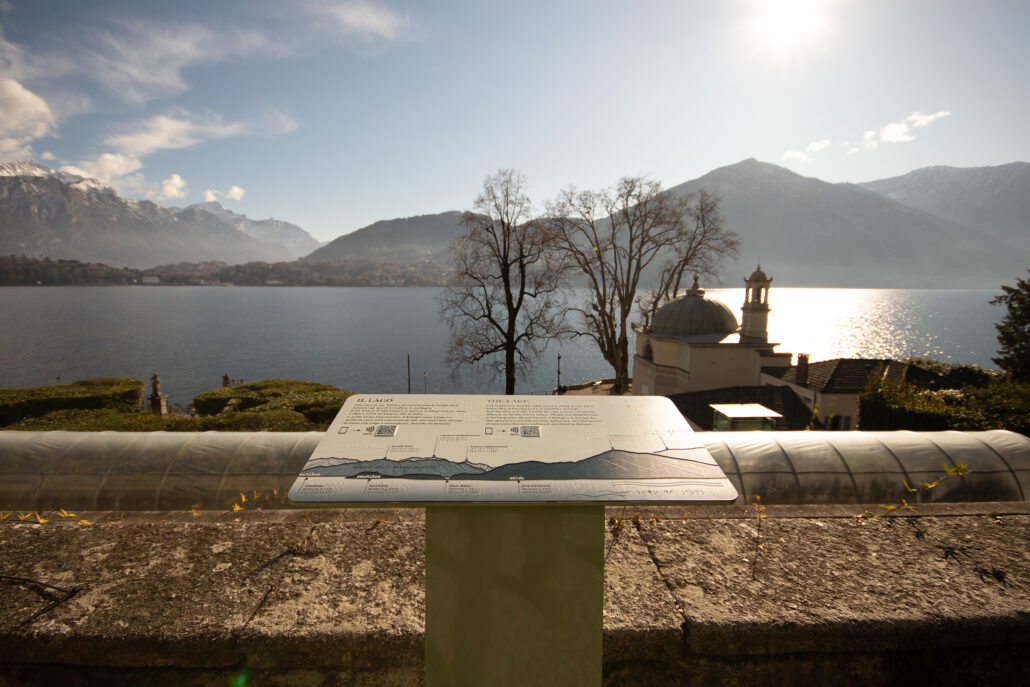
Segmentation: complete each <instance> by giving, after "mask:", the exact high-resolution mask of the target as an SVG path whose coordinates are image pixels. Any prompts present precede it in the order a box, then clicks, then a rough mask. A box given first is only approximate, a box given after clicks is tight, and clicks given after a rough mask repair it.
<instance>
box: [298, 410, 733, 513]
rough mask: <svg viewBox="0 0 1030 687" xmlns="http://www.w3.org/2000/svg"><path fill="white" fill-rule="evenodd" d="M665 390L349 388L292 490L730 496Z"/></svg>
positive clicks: (384, 498)
mask: <svg viewBox="0 0 1030 687" xmlns="http://www.w3.org/2000/svg"><path fill="white" fill-rule="evenodd" d="M736 498H737V491H736V489H734V488H733V485H732V484H731V483H730V481H729V479H727V477H726V475H725V474H724V473H723V471H722V470H721V469H720V468H719V466H718V464H717V463H716V462H715V459H714V458H712V456H711V455H710V454H709V453H708V451H707V449H705V447H704V445H703V444H702V443H701V442H700V441H699V440H698V439H697V437H696V436H695V435H694V433H693V431H692V430H691V429H690V427H689V425H687V423H686V421H685V420H684V419H683V416H682V415H681V414H680V412H679V411H678V410H677V409H676V406H674V405H673V404H672V401H670V400H669V399H667V398H661V397H654V396H650V397H648V396H604V397H592V396H461V395H415V396H412V395H399V394H398V395H371V394H358V395H355V396H351V397H350V398H348V399H347V402H346V403H345V404H344V405H343V408H341V409H340V412H339V414H338V415H337V416H336V419H335V420H333V423H332V425H331V426H330V427H329V430H328V431H327V432H326V435H325V438H323V439H322V441H321V443H319V445H318V447H317V448H316V449H315V451H314V453H312V454H311V457H310V458H309V459H308V462H307V464H306V465H305V466H304V469H303V470H301V473H300V475H299V476H298V477H297V480H296V481H295V482H294V484H293V487H292V488H291V489H290V499H291V500H292V501H295V502H299V503H343V502H373V503H397V502H419V503H447V502H472V503H477V502H484V503H519V502H535V501H544V502H560V501H568V502H645V501H667V502H668V501H672V502H683V501H733V500H734V499H736Z"/></svg>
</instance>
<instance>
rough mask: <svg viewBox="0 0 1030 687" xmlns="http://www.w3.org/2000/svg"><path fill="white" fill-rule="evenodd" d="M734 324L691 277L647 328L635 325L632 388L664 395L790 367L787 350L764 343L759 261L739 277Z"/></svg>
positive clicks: (764, 290)
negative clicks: (741, 295)
mask: <svg viewBox="0 0 1030 687" xmlns="http://www.w3.org/2000/svg"><path fill="white" fill-rule="evenodd" d="M744 283H745V285H746V288H745V294H744V305H743V306H742V307H741V312H742V319H741V322H740V324H739V325H738V323H737V318H736V317H735V316H734V315H733V311H731V310H730V309H729V307H727V306H726V305H725V304H724V303H721V302H720V301H717V300H715V299H711V298H708V297H706V296H705V291H704V289H702V288H701V287H700V286H699V285H698V282H697V278H696V277H695V278H694V285H693V287H692V288H691V289H689V290H688V291H687V292H686V294H684V295H683V296H681V297H680V298H677V299H675V300H673V301H671V302H669V303H666V304H665V305H663V306H662V307H661V308H659V309H658V311H657V312H656V313H655V315H654V318H653V320H652V322H651V324H650V325H649V326H647V327H639V326H635V327H634V331H636V333H637V347H636V353H635V355H634V356H633V393H634V395H640V396H651V395H657V396H669V395H672V394H679V393H684V392H689V391H705V390H708V389H720V388H724V387H734V386H758V385H761V384H763V383H764V382H763V379H762V368H763V367H764V368H780V367H783V368H786V367H790V363H791V354H790V353H777V352H776V350H775V348H776V346H777V345H778V344H775V343H769V336H768V321H769V286H770V284H771V283H772V278H771V277H768V276H766V274H765V273H764V272H763V271H762V269H761V266H759V267H758V269H756V270H755V271H754V272H753V273H752V274H751V276H749V277H747V278H745V279H744Z"/></svg>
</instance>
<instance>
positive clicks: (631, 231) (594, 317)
mask: <svg viewBox="0 0 1030 687" xmlns="http://www.w3.org/2000/svg"><path fill="white" fill-rule="evenodd" d="M718 206H719V199H718V197H717V196H714V195H711V194H708V193H705V192H701V193H699V194H693V195H687V196H683V195H680V196H675V195H671V194H669V193H666V192H664V191H663V190H662V187H661V184H660V183H659V182H657V181H654V180H651V179H647V178H644V177H626V178H624V179H622V180H620V181H619V183H618V184H617V185H616V186H615V187H614V188H611V189H605V190H602V191H598V192H594V191H577V190H576V189H574V188H569V189H566V190H564V191H562V193H561V194H560V195H559V196H558V198H557V199H556V200H555V201H553V202H551V203H549V204H548V208H547V214H548V218H549V219H548V222H549V223H550V225H551V227H552V229H553V231H554V233H555V234H556V235H557V237H558V241H559V243H560V244H561V247H562V249H563V250H564V251H567V253H568V255H569V256H570V258H571V260H572V262H573V263H574V265H575V266H578V268H579V270H580V271H581V272H582V274H583V275H584V276H585V278H586V280H587V284H588V288H589V291H590V299H589V302H588V303H587V304H586V305H583V306H580V307H573V308H571V310H572V311H575V312H578V313H579V314H580V315H581V316H582V317H583V320H584V324H585V325H586V330H587V331H585V332H583V334H584V335H587V336H590V337H592V338H593V339H594V341H595V342H596V343H597V345H598V348H599V349H600V350H601V354H602V355H603V356H604V359H605V360H607V361H608V363H609V364H610V365H611V366H612V368H613V369H614V371H615V387H614V388H613V390H612V391H613V392H614V393H622V392H624V391H625V390H626V389H627V388H628V384H629V360H630V353H629V317H630V314H631V312H632V310H633V306H634V303H637V304H638V305H639V306H640V307H641V309H642V311H643V312H644V314H645V316H646V318H647V319H649V318H650V316H651V315H652V314H653V313H654V311H655V310H656V309H657V308H658V306H659V305H660V304H661V303H662V302H663V301H664V300H665V299H668V298H672V297H675V296H676V295H677V294H678V292H679V289H680V287H681V284H682V281H683V277H684V275H685V274H686V273H687V272H690V271H694V270H697V271H699V272H711V271H712V270H713V269H714V267H715V266H716V265H717V264H718V263H719V262H720V261H721V260H722V259H723V258H724V257H726V256H729V255H733V254H735V253H736V250H737V245H738V241H737V237H736V235H735V234H734V233H733V232H732V231H730V230H729V229H727V228H726V227H725V226H724V223H723V221H722V216H721V214H720V213H719V210H718ZM652 265H654V268H658V267H660V271H659V277H658V279H657V283H656V284H655V286H654V288H653V290H652V291H651V294H650V295H649V296H647V297H645V298H643V299H640V300H639V301H638V299H637V290H638V288H641V286H642V280H644V278H645V272H649V271H648V268H649V267H652ZM650 272H653V269H652V270H650Z"/></svg>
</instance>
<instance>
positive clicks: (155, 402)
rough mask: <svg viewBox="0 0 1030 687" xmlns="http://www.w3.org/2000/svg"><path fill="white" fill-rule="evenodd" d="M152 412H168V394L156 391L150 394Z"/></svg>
mask: <svg viewBox="0 0 1030 687" xmlns="http://www.w3.org/2000/svg"><path fill="white" fill-rule="evenodd" d="M150 412H152V413H153V414H154V415H162V416H163V415H167V414H168V394H165V393H156V394H151V395H150Z"/></svg>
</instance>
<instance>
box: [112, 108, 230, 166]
mask: <svg viewBox="0 0 1030 687" xmlns="http://www.w3.org/2000/svg"><path fill="white" fill-rule="evenodd" d="M247 130H248V126H247V124H246V123H244V122H224V121H222V119H221V118H220V117H217V116H199V115H193V114H190V113H187V112H180V113H178V114H175V115H164V114H162V115H155V116H153V117H150V118H149V119H145V120H143V121H140V122H136V123H135V124H132V125H130V126H129V127H128V130H127V131H125V132H123V133H119V134H115V135H113V136H109V137H108V138H107V139H106V140H105V141H104V143H105V144H106V145H109V146H111V147H113V148H116V149H117V150H119V151H120V152H122V153H125V154H127V155H134V156H136V157H146V156H147V155H151V154H152V153H156V152H157V151H159V150H174V149H177V148H189V147H191V146H195V145H197V144H198V143H200V142H202V141H210V140H213V139H218V138H227V137H229V136H238V135H240V134H244V133H247Z"/></svg>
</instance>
